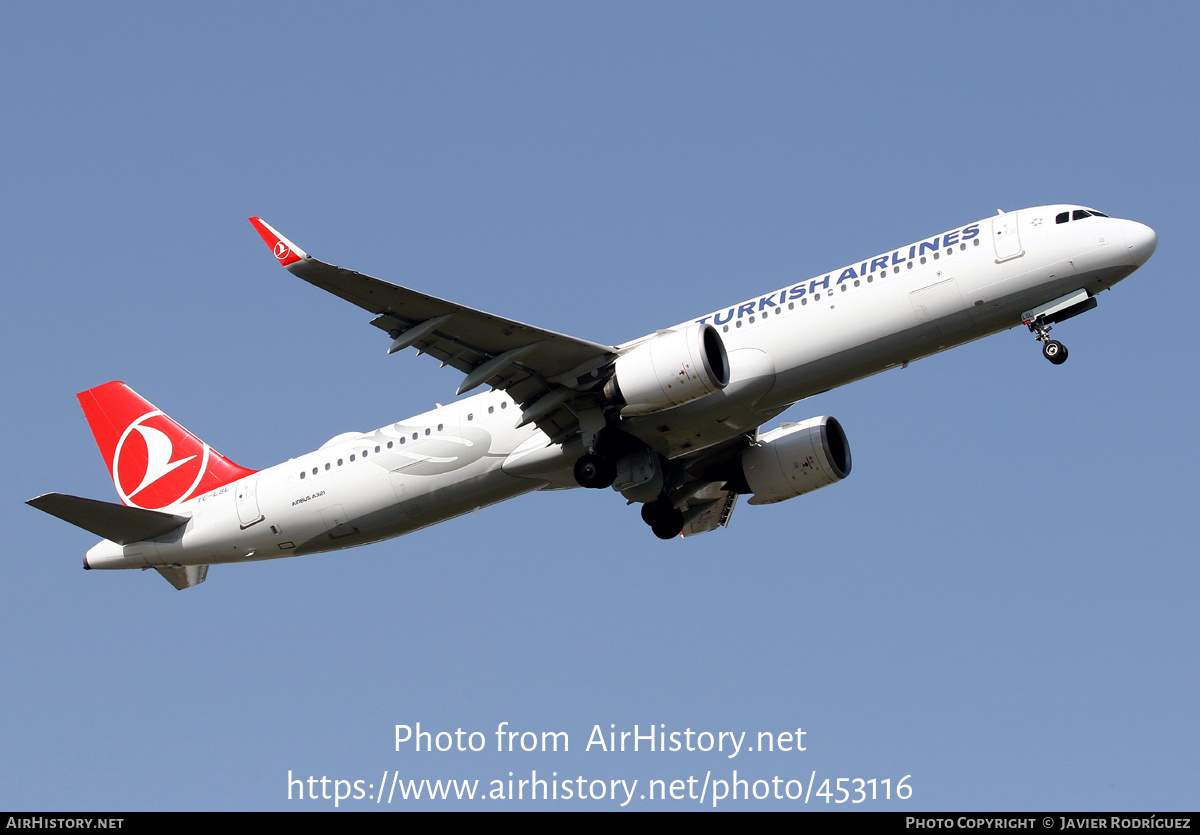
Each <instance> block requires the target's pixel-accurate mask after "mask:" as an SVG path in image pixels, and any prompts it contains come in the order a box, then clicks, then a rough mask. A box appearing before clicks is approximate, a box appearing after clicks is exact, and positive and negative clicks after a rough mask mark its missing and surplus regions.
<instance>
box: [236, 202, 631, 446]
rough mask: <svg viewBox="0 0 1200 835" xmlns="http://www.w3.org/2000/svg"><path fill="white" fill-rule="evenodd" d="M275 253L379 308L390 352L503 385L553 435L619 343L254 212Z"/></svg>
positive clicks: (560, 437)
mask: <svg viewBox="0 0 1200 835" xmlns="http://www.w3.org/2000/svg"><path fill="white" fill-rule="evenodd" d="M250 223H251V224H252V225H253V226H254V228H255V230H257V232H258V234H259V235H261V236H262V239H263V240H264V241H266V243H267V246H269V247H271V251H272V252H273V253H274V254H275V257H276V259H278V261H279V263H280V264H282V265H283V266H284V267H286V268H287V270H288V271H289V272H290V273H292V274H293V275H295V276H298V277H300V278H302V279H304V280H305V281H307V282H308V283H309V284H313V285H315V286H317V287H320V288H321V289H322V290H326V291H328V292H330V293H333V294H334V295H335V296H340V297H341V298H343V299H345V300H346V301H348V302H351V303H352V304H356V305H358V306H359V307H361V308H363V309H364V310H366V311H368V312H370V313H373V314H375V318H374V319H372V320H371V324H372V325H374V326H375V327H377V328H379V329H380V330H383V331H385V332H387V334H388V335H389V336H390V337H392V344H391V346H390V347H389V348H388V353H394V352H395V351H399V350H401V349H403V348H407V347H409V346H413V347H415V348H416V349H417V352H418V353H420V354H429V355H431V356H433V357H436V358H437V359H439V360H441V361H442V364H443V365H449V366H452V367H454V368H457V369H458V370H459V371H462V372H463V373H464V374H466V377H465V378H464V379H463V382H462V384H461V385H460V386H459V387H458V394H464V393H466V392H468V391H470V390H472V389H474V388H476V387H477V386H480V385H483V384H485V383H486V384H487V385H490V386H491V387H492V388H498V389H503V390H504V391H505V392H507V393H508V395H509V396H510V397H512V398H513V400H515V401H516V402H517V403H518V404H519V405H520V406H521V409H522V414H521V421H520V422H521V424H525V423H536V424H537V426H538V428H540V429H541V430H542V431H544V432H545V433H546V434H547V435H549V436H550V438H551V440H552V441H553V442H555V443H561V442H563V441H564V440H567V439H569V438H570V437H571V436H573V435H575V434H576V433H577V432H578V431H579V423H578V420H577V418H576V416H575V414H576V413H575V411H573V410H572V408H571V406H579V405H595V404H596V403H598V402H599V399H600V397H601V395H600V393H599V392H598V391H594V390H595V389H596V388H597V387H598V384H599V383H600V382H601V380H602V379H603V376H602V375H601V373H600V372H601V369H603V368H604V367H605V366H607V365H609V364H610V363H611V362H612V361H613V360H614V359H615V358H616V355H617V351H616V348H615V347H613V346H610V345H601V344H599V343H596V342H588V341H587V340H584V339H576V338H575V337H572V336H565V335H563V334H560V333H554V332H553V331H548V330H543V329H541V328H535V327H532V326H530V325H526V324H522V323H521V322H515V321H513V320H511V319H504V318H501V317H499V316H493V315H491V314H490V313H484V312H482V311H480V310H474V309H472V308H470V307H464V306H463V305H460V304H455V303H454V302H449V301H445V300H443V299H439V298H436V297H434V296H428V295H426V294H424V293H418V292H417V291H416V290H409V289H408V288H406V287H399V286H397V285H395V284H389V283H388V282H386V281H382V280H380V279H378V278H372V277H371V276H369V275H363V274H362V273H359V272H354V271H352V270H347V269H344V268H342V267H336V266H334V265H332V264H326V263H325V262H324V261H319V260H317V259H316V258H313V257H312V256H311V255H309V254H308V253H306V252H305V251H304V250H302V249H300V248H299V247H298V246H296V245H295V244H294V243H292V242H291V241H289V240H288V239H287V238H285V237H283V235H281V234H279V232H277V231H276V230H275V229H274V228H273V227H271V225H270V224H268V223H267V222H266V221H264V220H263V219H262V218H258V217H252V218H250Z"/></svg>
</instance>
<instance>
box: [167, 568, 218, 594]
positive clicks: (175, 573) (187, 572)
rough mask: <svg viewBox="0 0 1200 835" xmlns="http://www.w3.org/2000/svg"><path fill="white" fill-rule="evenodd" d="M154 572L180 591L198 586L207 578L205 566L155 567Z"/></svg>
mask: <svg viewBox="0 0 1200 835" xmlns="http://www.w3.org/2000/svg"><path fill="white" fill-rule="evenodd" d="M154 570H155V571H157V572H158V573H159V574H161V575H162V576H163V577H164V578H165V579H166V581H167V582H168V583H170V584H171V585H173V586H174V587H175V588H177V589H179V590H180V591H183V590H184V589H190V588H191V587H192V586H198V585H200V584H201V583H203V582H204V581H205V579H207V577H208V566H207V565H156V566H154Z"/></svg>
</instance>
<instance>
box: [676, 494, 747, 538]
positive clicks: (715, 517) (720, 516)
mask: <svg viewBox="0 0 1200 835" xmlns="http://www.w3.org/2000/svg"><path fill="white" fill-rule="evenodd" d="M735 504H737V493H734V492H733V491H732V490H723V491H721V495H720V497H719V498H716V499H713V500H712V501H707V502H704V503H703V504H698V505H693V506H692V507H690V508H688V510H687V511H686V512H685V513H684V515H683V531H681V533H682V535H683V536H695V535H696V534H698V533H708V532H709V531H715V530H716V529H717V528H723V527H725V526H727V525H728V524H729V517H730V516H732V515H733V506H734V505H735Z"/></svg>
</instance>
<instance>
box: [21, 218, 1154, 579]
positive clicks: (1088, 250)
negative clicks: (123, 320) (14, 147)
mask: <svg viewBox="0 0 1200 835" xmlns="http://www.w3.org/2000/svg"><path fill="white" fill-rule="evenodd" d="M250 223H251V224H252V225H253V227H254V229H255V230H256V231H257V232H258V234H259V235H260V236H261V237H262V239H263V240H264V241H265V242H266V244H267V246H268V247H270V249H271V251H272V253H273V254H274V256H275V258H276V260H277V261H278V262H279V264H281V265H282V266H283V267H284V268H285V269H287V270H288V271H289V272H290V273H292V274H293V275H295V276H297V277H299V278H302V279H304V280H305V281H307V282H309V283H311V284H313V285H315V286H317V287H319V288H321V289H323V290H326V291H328V292H330V293H332V294H334V295H335V296H340V297H341V298H342V299H345V300H346V301H348V302H351V303H352V304H355V305H358V306H359V307H361V308H363V309H365V310H366V311H367V312H368V313H370V314H371V316H372V317H373V318H372V319H371V324H372V325H374V326H375V327H376V328H378V329H379V330H381V331H382V332H384V333H385V334H386V335H387V339H388V345H387V352H388V353H389V354H391V353H395V352H397V351H400V350H403V349H405V348H410V347H411V348H415V349H416V350H417V353H418V355H419V354H429V355H430V356H432V357H434V358H435V359H438V360H440V361H441V362H442V364H443V365H449V366H451V367H453V368H455V369H457V370H458V371H460V372H462V373H463V374H464V375H465V376H464V378H463V380H462V383H461V384H460V385H459V386H458V390H457V394H458V395H462V394H466V393H467V392H470V391H473V390H474V389H477V388H479V387H481V386H487V387H488V388H490V391H487V392H485V393H482V394H475V395H473V396H471V397H468V398H465V399H461V400H457V401H455V402H453V403H450V404H448V405H445V406H441V405H439V406H438V408H436V409H434V410H432V411H429V412H425V413H423V414H419V415H415V416H413V417H410V418H407V419H405V420H402V421H399V422H398V423H393V424H390V425H388V426H384V427H381V428H379V429H376V430H375V431H373V432H344V433H342V434H339V435H336V436H334V437H333V438H330V439H329V441H327V442H326V443H325V444H323V445H322V446H321V447H320V448H319V449H317V450H315V451H313V452H309V453H307V454H304V455H301V456H299V457H297V458H293V459H290V460H288V461H287V462H285V463H282V464H278V465H276V466H274V467H269V468H267V469H264V470H258V471H256V470H251V469H247V468H245V467H241V466H239V465H237V464H235V463H233V462H232V461H231V460H230V459H228V458H226V457H224V456H223V455H221V454H220V453H218V452H217V451H216V450H214V449H212V448H211V447H210V446H208V445H207V444H206V443H204V442H203V441H201V440H200V439H199V438H197V437H196V436H195V435H193V434H192V433H191V432H189V431H188V430H186V429H184V428H183V427H182V426H180V425H179V424H178V423H176V422H175V421H173V420H172V419H171V418H169V417H167V415H166V414H164V413H163V412H162V411H161V410H159V409H157V408H156V407H154V406H153V405H151V404H150V403H149V402H148V401H146V400H144V399H143V398H142V397H141V396H140V395H138V394H137V393H136V392H134V391H133V390H132V389H131V388H129V387H128V386H126V385H125V384H124V383H121V382H117V381H114V382H110V383H105V384H104V385H101V386H97V387H96V388H92V389H89V390H87V391H84V392H81V393H80V394H79V395H78V398H79V402H80V405H81V406H82V407H83V411H84V415H85V417H86V418H87V421H88V424H89V426H90V428H91V430H92V433H93V435H94V436H95V439H96V443H97V445H98V446H99V447H100V451H101V453H102V455H103V457H104V462H105V464H106V465H107V467H108V470H109V473H110V475H111V476H112V479H113V484H114V486H115V487H116V490H117V494H118V496H119V497H120V500H121V504H116V503H113V502H105V501H99V500H95V499H87V498H81V497H77V496H69V495H65V494H61V493H47V494H44V495H41V496H38V497H36V498H34V499H30V500H29V502H28V504H30V505H32V506H34V507H36V508H38V509H40V510H43V511H45V512H47V513H50V514H52V515H54V516H57V517H59V518H60V519H63V520H65V521H67V522H70V523H72V524H74V525H77V526H79V527H81V528H84V529H85V530H88V531H90V532H91V533H93V534H96V535H97V536H100V537H103V540H104V541H102V542H100V543H99V544H98V545H96V546H95V547H93V548H91V549H90V550H88V551H87V552H86V554H85V556H84V558H83V567H84V568H85V569H133V568H137V569H143V570H145V569H149V568H153V569H155V570H157V571H158V572H159V573H160V574H161V575H162V576H163V577H164V578H166V579H167V580H168V581H169V582H170V583H171V584H172V585H173V586H175V588H177V589H185V588H191V587H193V586H196V585H198V584H199V583H202V582H204V580H205V578H206V577H207V575H208V567H209V566H210V565H215V564H222V563H239V562H246V561H250V560H267V559H277V558H282V557H294V556H300V555H303V554H316V553H321V552H325V551H333V550H337V549H342V548H349V547H352V546H356V545H362V544H365V543H369V542H378V541H381V540H386V539H389V538H391V537H395V536H399V535H401V534H404V533H408V532H410V531H414V530H417V529H418V528H423V527H426V526H429V525H433V524H436V523H438V522H442V521H444V520H446V519H450V518H452V517H455V516H460V515H463V514H466V513H470V512H472V511H474V510H477V509H478V508H480V507H484V506H487V505H492V504H495V503H497V502H501V501H504V500H506V499H511V498H513V497H515V496H519V495H522V494H524V493H529V492H531V491H534V490H554V489H567V488H573V487H585V488H591V489H605V488H609V487H611V488H612V489H613V490H614V491H616V492H619V493H620V494H621V495H622V496H623V497H624V499H625V500H626V502H627V503H629V504H637V505H640V510H641V516H642V520H643V521H644V522H645V523H646V524H647V525H649V526H650V528H651V530H652V531H653V533H654V534H655V535H656V536H658V537H659V538H661V539H673V538H675V537H677V536H680V535H682V536H685V537H687V536H693V535H696V534H700V533H705V532H707V531H712V530H715V529H716V528H718V527H724V526H727V525H728V524H729V521H730V517H731V515H732V513H733V510H734V506H735V504H736V502H737V498H738V496H741V495H748V496H749V497H750V498H749V499H748V501H749V503H750V504H773V503H775V502H780V501H785V500H787V499H791V498H795V497H797V496H800V495H803V494H805V493H808V492H811V491H813V490H818V489H820V488H822V487H826V486H828V485H830V484H834V483H836V482H838V481H841V480H842V479H844V478H846V476H848V475H849V474H850V468H851V456H850V446H849V442H848V440H847V438H846V434H845V432H844V431H843V429H842V426H841V424H839V423H838V421H837V420H836V419H834V418H833V417H830V416H828V415H825V416H820V417H814V418H810V419H808V420H803V421H800V422H798V423H793V422H788V423H783V424H782V425H780V426H778V427H776V428H773V429H770V430H769V431H761V427H762V426H763V424H765V423H767V422H769V421H771V420H772V419H774V418H775V417H777V416H779V415H780V414H782V413H783V412H784V411H786V410H787V409H788V408H789V407H791V406H792V405H794V404H795V403H797V402H799V401H801V400H804V399H805V398H808V397H811V396H813V395H815V394H819V393H821V392H824V391H828V390H829V389H832V388H835V387H837V386H841V385H845V384H846V383H849V382H852V381H855V380H859V379H862V378H864V377H868V376H870V375H873V374H877V373H879V372H881V371H886V370H888V369H890V368H895V367H899V366H906V365H907V364H908V363H910V362H912V361H913V360H916V359H920V358H922V357H926V356H929V355H931V354H934V353H937V352H939V351H943V350H946V349H949V348H952V347H954V346H957V345H961V344H963V343H966V342H969V341H972V340H975V339H979V338H980V337H983V336H988V335H990V334H993V333H997V332H999V331H1003V330H1008V329H1011V328H1013V327H1017V326H1019V325H1025V326H1026V327H1027V328H1028V329H1029V331H1030V333H1032V334H1033V335H1034V337H1035V339H1036V340H1037V341H1038V342H1040V343H1041V344H1042V353H1043V355H1044V356H1045V357H1046V358H1047V359H1048V360H1049V361H1050V362H1052V363H1054V364H1056V365H1057V364H1061V363H1062V362H1064V361H1065V360H1066V359H1067V349H1066V348H1065V347H1064V346H1063V344H1062V343H1061V342H1059V341H1058V340H1055V339H1051V338H1050V336H1049V333H1050V330H1051V326H1052V325H1056V324H1059V323H1060V322H1064V321H1066V320H1068V319H1070V318H1071V317H1073V316H1076V315H1078V314H1080V313H1083V312H1086V311H1088V310H1091V309H1092V308H1094V307H1096V306H1097V299H1096V296H1097V294H1099V293H1100V292H1101V291H1103V290H1107V289H1110V288H1111V287H1112V286H1113V285H1115V284H1116V283H1117V282H1119V281H1121V280H1122V279H1124V278H1126V277H1127V276H1129V275H1130V274H1132V273H1133V272H1134V271H1135V270H1136V269H1138V268H1139V267H1141V266H1142V265H1143V264H1145V263H1146V261H1147V260H1148V259H1149V258H1150V256H1151V255H1152V254H1153V253H1154V250H1155V248H1156V247H1157V244H1158V238H1157V236H1156V234H1155V232H1154V230H1153V229H1151V228H1150V227H1148V226H1146V225H1144V224H1141V223H1138V222H1136V221H1132V220H1122V219H1118V218H1112V217H1109V216H1108V215H1105V214H1103V213H1101V212H1098V211H1096V210H1094V209H1090V208H1087V207H1084V206H1078V205H1049V206H1039V207H1035V208H1029V209H1021V210H1019V211H1012V212H1004V211H998V213H997V214H996V215H995V216H993V217H990V218H985V219H983V220H979V221H975V222H973V223H969V224H966V225H965V226H959V227H956V228H954V229H951V230H950V231H948V232H942V233H939V234H937V235H934V236H932V237H929V238H923V239H921V240H918V241H916V242H914V243H911V244H908V245H905V246H902V247H899V248H897V249H893V250H888V251H885V252H883V253H881V254H879V255H876V256H873V257H871V258H868V259H864V260H862V261H859V262H857V263H854V264H850V265H847V266H844V267H842V268H841V269H838V270H833V271H831V272H828V273H825V274H822V275H819V276H816V277H813V278H809V279H805V280H804V281H798V282H795V283H792V284H789V285H788V286H787V287H783V288H780V289H776V290H773V291H771V292H769V293H766V294H764V295H760V296H756V297H754V298H751V299H747V300H746V301H744V302H741V303H739V304H734V305H731V306H729V307H725V308H722V309H720V310H716V311H713V312H711V313H709V314H708V315H706V316H702V317H699V318H696V319H690V320H688V321H686V322H683V323H681V324H678V325H675V326H674V327H671V328H667V329H665V330H660V331H657V332H655V333H652V334H648V335H646V336H643V337H641V338H640V339H636V340H633V341H632V342H627V343H625V344H622V345H605V344H600V343H596V342H589V341H587V340H583V339H577V338H575V337H571V336H566V335H563V334H559V333H554V332H552V331H548V330H544V329H541V328H537V327H532V326H530V325H526V324H522V323H520V322H516V321H512V320H510V319H505V318H502V317H499V316H493V315H491V314H488V313H484V312H482V311H479V310H474V309H472V308H469V307H465V306H463V305H459V304H455V303H453V302H449V301H445V300H442V299H439V298H435V297H434V296H430V295H426V294H424V293H420V292H417V291H415V290H410V289H406V288H404V287H399V286H396V285H394V284H390V283H388V282H385V281H382V280H380V279H377V278H372V277H370V276H367V275H363V274H361V273H358V272H354V271H351V270H347V269H343V268H341V267H336V266H333V265H331V264H327V263H325V262H323V261H319V260H317V259H316V258H313V257H312V256H310V255H309V254H308V253H306V252H305V251H304V250H302V249H300V247H298V246H296V245H295V244H294V243H292V242H291V241H290V240H288V239H287V238H285V237H284V236H283V235H282V234H280V233H279V232H277V231H276V230H275V229H274V228H273V227H272V226H270V225H269V224H268V223H266V221H264V220H262V219H261V218H257V217H253V218H250Z"/></svg>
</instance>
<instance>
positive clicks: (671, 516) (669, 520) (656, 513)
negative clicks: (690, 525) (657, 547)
mask: <svg viewBox="0 0 1200 835" xmlns="http://www.w3.org/2000/svg"><path fill="white" fill-rule="evenodd" d="M642 521H643V522H645V523H646V524H647V525H649V526H650V530H652V531H654V535H655V536H657V537H658V538H659V539H674V538H675V537H677V536H679V534H680V533H682V532H683V511H681V510H679V509H678V508H676V507H675V506H674V505H673V504H671V503H670V502H668V501H666V500H665V499H659V500H658V501H653V502H647V503H646V504H644V505H642Z"/></svg>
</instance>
